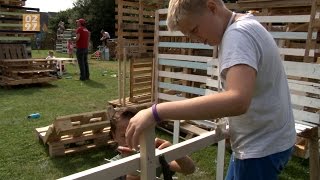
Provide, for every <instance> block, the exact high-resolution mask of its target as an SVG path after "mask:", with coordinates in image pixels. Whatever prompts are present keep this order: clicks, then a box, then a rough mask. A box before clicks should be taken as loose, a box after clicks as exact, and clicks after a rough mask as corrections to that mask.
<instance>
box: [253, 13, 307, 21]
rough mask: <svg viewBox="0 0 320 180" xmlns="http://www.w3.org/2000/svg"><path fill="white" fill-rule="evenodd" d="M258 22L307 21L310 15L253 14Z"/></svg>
mask: <svg viewBox="0 0 320 180" xmlns="http://www.w3.org/2000/svg"><path fill="white" fill-rule="evenodd" d="M255 19H256V20H257V21H259V22H260V23H308V22H309V21H310V15H290V16H255Z"/></svg>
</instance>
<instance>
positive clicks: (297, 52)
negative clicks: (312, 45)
mask: <svg viewBox="0 0 320 180" xmlns="http://www.w3.org/2000/svg"><path fill="white" fill-rule="evenodd" d="M279 52H280V54H281V55H291V56H302V57H304V53H305V49H298V48H279ZM309 56H310V57H313V56H314V50H313V49H311V50H310V53H309Z"/></svg>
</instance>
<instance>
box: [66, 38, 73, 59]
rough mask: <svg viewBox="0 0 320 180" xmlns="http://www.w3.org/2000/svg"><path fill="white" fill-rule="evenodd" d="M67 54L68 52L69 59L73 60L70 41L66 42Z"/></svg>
mask: <svg viewBox="0 0 320 180" xmlns="http://www.w3.org/2000/svg"><path fill="white" fill-rule="evenodd" d="M67 52H68V55H69V58H73V42H72V40H71V39H68V41H67Z"/></svg>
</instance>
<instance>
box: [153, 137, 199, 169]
mask: <svg viewBox="0 0 320 180" xmlns="http://www.w3.org/2000/svg"><path fill="white" fill-rule="evenodd" d="M155 144H156V147H157V148H158V149H164V148H166V147H169V146H171V143H170V142H169V141H166V140H164V139H160V138H156V140H155ZM168 164H169V166H170V170H171V171H173V172H179V173H183V174H185V175H187V174H192V173H193V172H194V171H195V166H194V163H193V161H192V160H191V159H190V157H188V156H185V157H182V158H180V159H177V160H175V161H172V162H170V163H168Z"/></svg>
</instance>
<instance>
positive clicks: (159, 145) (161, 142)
mask: <svg viewBox="0 0 320 180" xmlns="http://www.w3.org/2000/svg"><path fill="white" fill-rule="evenodd" d="M155 145H156V148H158V149H159V150H160V149H164V148H166V147H169V146H171V145H172V144H171V143H170V142H169V141H166V140H164V139H160V138H156V140H155Z"/></svg>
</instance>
